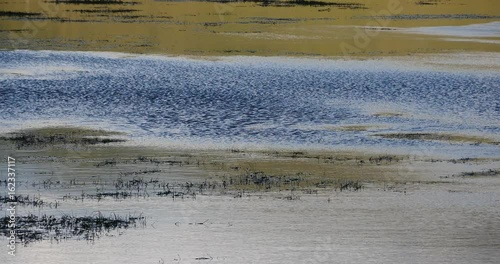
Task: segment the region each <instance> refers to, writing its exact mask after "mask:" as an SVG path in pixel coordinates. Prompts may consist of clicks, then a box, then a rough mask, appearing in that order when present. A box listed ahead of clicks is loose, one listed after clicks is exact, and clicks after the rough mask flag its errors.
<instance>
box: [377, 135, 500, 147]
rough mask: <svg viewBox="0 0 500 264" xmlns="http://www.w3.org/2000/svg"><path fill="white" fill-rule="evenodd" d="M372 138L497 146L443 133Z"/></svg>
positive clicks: (497, 143)
mask: <svg viewBox="0 0 500 264" xmlns="http://www.w3.org/2000/svg"><path fill="white" fill-rule="evenodd" d="M374 136H377V137H383V138H387V139H406V140H439V141H448V142H455V143H466V142H469V143H475V144H492V145H499V144H500V142H497V141H495V140H493V139H490V138H486V137H479V136H468V135H455V134H445V133H388V134H375V135H374Z"/></svg>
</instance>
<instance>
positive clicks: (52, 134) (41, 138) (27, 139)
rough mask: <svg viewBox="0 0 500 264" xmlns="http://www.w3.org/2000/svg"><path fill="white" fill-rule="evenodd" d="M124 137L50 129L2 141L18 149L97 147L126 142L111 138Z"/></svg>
mask: <svg viewBox="0 0 500 264" xmlns="http://www.w3.org/2000/svg"><path fill="white" fill-rule="evenodd" d="M112 135H123V134H121V133H118V132H109V131H104V130H95V129H86V128H74V127H73V128H68V127H65V128H63V127H48V128H41V129H30V130H22V131H18V132H12V133H8V134H6V135H4V136H0V140H3V141H8V142H12V143H14V144H16V146H17V148H38V147H46V146H57V145H67V144H72V145H96V144H108V143H120V142H125V141H126V140H124V139H118V138H109V136H112Z"/></svg>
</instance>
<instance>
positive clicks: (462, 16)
mask: <svg viewBox="0 0 500 264" xmlns="http://www.w3.org/2000/svg"><path fill="white" fill-rule="evenodd" d="M352 18H353V19H370V20H371V19H379V20H380V19H382V20H426V19H498V18H500V16H490V15H479V14H436V15H434V14H432V15H431V14H415V15H409V14H408V15H405V14H402V15H392V16H355V17H352Z"/></svg>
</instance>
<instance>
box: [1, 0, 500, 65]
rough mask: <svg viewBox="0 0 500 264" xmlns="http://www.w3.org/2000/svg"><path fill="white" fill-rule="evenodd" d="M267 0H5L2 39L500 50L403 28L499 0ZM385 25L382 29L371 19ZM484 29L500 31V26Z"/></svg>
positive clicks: (10, 42) (245, 47) (480, 10)
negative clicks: (92, 1)
mask: <svg viewBox="0 0 500 264" xmlns="http://www.w3.org/2000/svg"><path fill="white" fill-rule="evenodd" d="M70 1H75V0H70ZM76 1H80V2H84V1H85V0H76ZM107 1H108V2H110V1H109V0H107ZM319 1H323V0H319ZM324 1H325V2H323V3H330V4H331V3H334V0H324ZM262 3H263V2H232V3H215V2H169V1H153V0H137V1H136V2H131V1H123V2H122V3H106V4H102V3H101V4H72V3H64V1H60V2H59V3H56V2H55V1H44V2H42V1H18V0H6V1H3V2H0V10H1V11H0V48H2V49H50V50H97V51H124V52H138V53H164V54H187V55H280V56H283V55H287V56H295V55H310V56H315V55H320V56H342V55H362V56H371V55H381V56H386V55H406V54H413V53H437V52H463V51H466V52H470V51H488V52H497V51H500V49H499V45H498V42H497V43H495V41H489V42H488V41H483V42H476V41H449V39H450V38H449V37H448V38H443V37H440V36H427V35H417V34H406V33H403V32H401V28H408V27H423V26H449V25H454V26H457V25H468V24H476V23H488V22H493V21H498V20H500V14H499V12H498V10H500V2H499V1H492V0H478V1H468V0H453V1H451V0H433V1H429V0H427V1H426V0H423V1H416V0H373V1H366V0H357V1H356V0H349V1H346V0H335V3H341V4H344V5H324V4H323V5H322V4H321V2H319V3H315V4H314V5H304V3H308V2H304V1H302V2H300V3H302V4H300V5H298V4H296V3H294V2H293V1H288V2H286V1H284V0H281V2H272V1H271V2H269V3H270V4H269V5H268V6H262ZM286 3H287V4H286ZM309 3H311V2H309ZM346 3H358V5H352V6H349V5H345V4H346ZM13 12H18V13H13ZM387 16H389V17H387ZM376 26H382V27H383V29H382V30H373V29H368V30H367V29H366V28H364V27H371V28H373V27H376ZM452 39H453V38H452ZM462 39H463V38H462ZM484 39H486V40H499V39H500V36H497V37H490V38H484Z"/></svg>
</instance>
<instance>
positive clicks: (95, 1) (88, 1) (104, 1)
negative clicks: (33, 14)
mask: <svg viewBox="0 0 500 264" xmlns="http://www.w3.org/2000/svg"><path fill="white" fill-rule="evenodd" d="M47 3H53V4H74V5H137V4H140V2H135V1H122V0H54V1H47Z"/></svg>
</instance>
